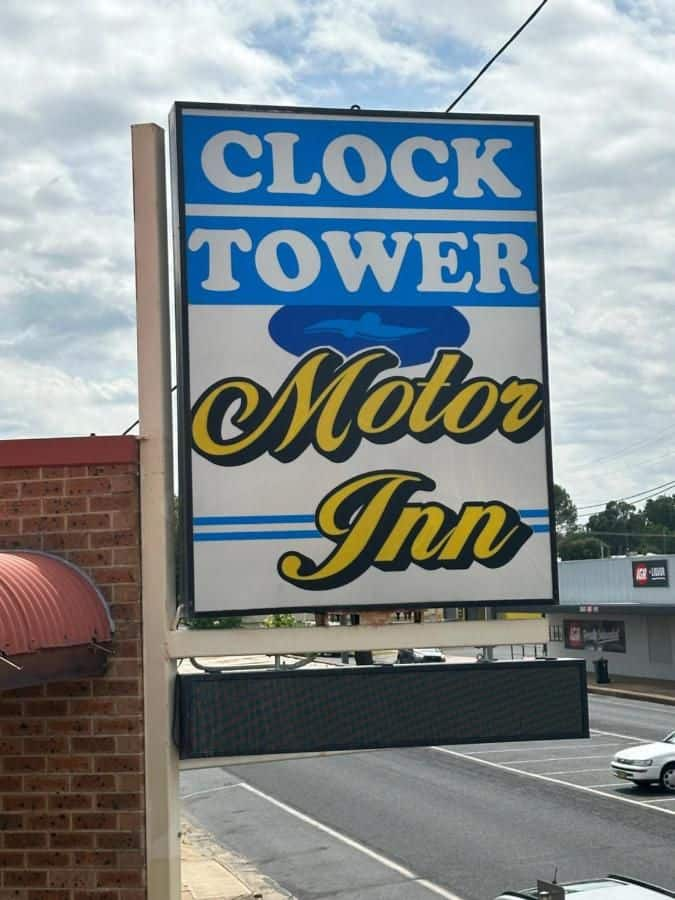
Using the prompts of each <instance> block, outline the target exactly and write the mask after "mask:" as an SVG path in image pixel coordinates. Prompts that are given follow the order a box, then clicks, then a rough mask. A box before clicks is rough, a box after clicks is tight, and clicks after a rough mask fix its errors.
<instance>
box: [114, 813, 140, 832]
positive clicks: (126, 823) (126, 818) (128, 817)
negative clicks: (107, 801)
mask: <svg viewBox="0 0 675 900" xmlns="http://www.w3.org/2000/svg"><path fill="white" fill-rule="evenodd" d="M144 821H145V817H144V816H143V815H141V813H131V812H125V813H122V812H121V813H119V827H120V830H121V831H140V830H141V829H142V828H143V825H144Z"/></svg>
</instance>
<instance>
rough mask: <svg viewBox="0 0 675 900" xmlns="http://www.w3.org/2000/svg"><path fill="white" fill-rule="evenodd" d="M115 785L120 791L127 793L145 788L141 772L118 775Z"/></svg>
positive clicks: (140, 791)
mask: <svg viewBox="0 0 675 900" xmlns="http://www.w3.org/2000/svg"><path fill="white" fill-rule="evenodd" d="M117 787H118V789H119V790H120V791H123V792H125V793H126V792H129V793H141V794H142V793H143V790H144V788H145V779H144V777H143V775H142V774H139V775H118V776H117Z"/></svg>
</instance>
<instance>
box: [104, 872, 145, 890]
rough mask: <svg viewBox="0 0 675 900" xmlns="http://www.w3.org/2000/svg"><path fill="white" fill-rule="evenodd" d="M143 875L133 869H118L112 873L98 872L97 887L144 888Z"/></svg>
mask: <svg viewBox="0 0 675 900" xmlns="http://www.w3.org/2000/svg"><path fill="white" fill-rule="evenodd" d="M142 885H143V874H142V873H141V872H139V871H134V870H133V869H116V870H113V871H112V872H97V873H96V886H97V887H142Z"/></svg>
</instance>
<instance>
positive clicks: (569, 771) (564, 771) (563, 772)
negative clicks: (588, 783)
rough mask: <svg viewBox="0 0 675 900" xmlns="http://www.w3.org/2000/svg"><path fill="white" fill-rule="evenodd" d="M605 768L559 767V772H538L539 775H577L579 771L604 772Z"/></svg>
mask: <svg viewBox="0 0 675 900" xmlns="http://www.w3.org/2000/svg"><path fill="white" fill-rule="evenodd" d="M606 771H607V769H606V768H604V769H561V771H559V772H539V775H577V774H578V773H579V772H606Z"/></svg>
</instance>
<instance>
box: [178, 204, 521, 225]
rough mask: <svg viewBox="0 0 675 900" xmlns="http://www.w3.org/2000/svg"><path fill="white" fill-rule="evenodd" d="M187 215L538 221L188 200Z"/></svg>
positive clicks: (470, 213)
mask: <svg viewBox="0 0 675 900" xmlns="http://www.w3.org/2000/svg"><path fill="white" fill-rule="evenodd" d="M185 215H186V216H201V217H209V218H210V217H215V218H218V219H220V218H224V219H227V218H235V219H260V218H262V219H340V220H342V219H358V220H363V219H365V220H372V221H374V220H376V219H388V220H393V221H396V222H398V221H407V222H413V221H415V222H419V221H421V222H428V221H432V220H438V221H441V222H536V221H537V212H536V210H529V209H511V210H507V209H447V208H445V209H413V208H411V207H406V208H404V209H394V208H393V207H385V206H373V207H371V206H277V205H275V204H272V203H270V204H269V205H265V206H263V205H260V204H234V203H186V204H185Z"/></svg>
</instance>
